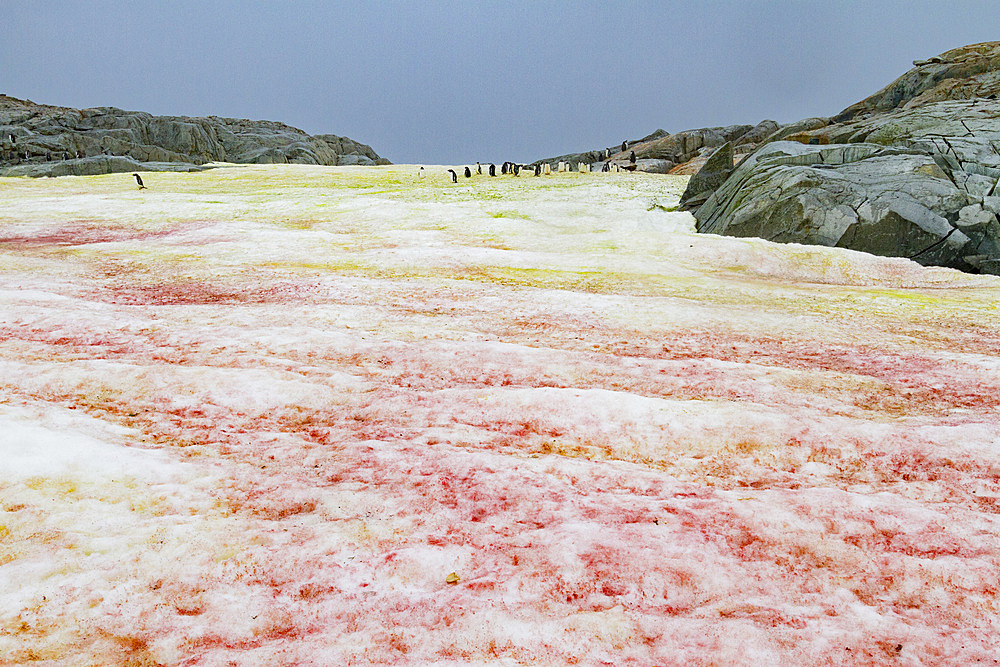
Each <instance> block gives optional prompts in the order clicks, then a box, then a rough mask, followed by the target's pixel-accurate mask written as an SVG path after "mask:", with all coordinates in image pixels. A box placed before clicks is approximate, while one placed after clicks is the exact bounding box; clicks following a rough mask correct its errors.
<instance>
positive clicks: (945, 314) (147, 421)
mask: <svg viewBox="0 0 1000 667" xmlns="http://www.w3.org/2000/svg"><path fill="white" fill-rule="evenodd" d="M444 169H445V168H444V167H433V168H429V169H428V174H429V176H428V178H427V179H424V180H418V179H417V177H416V167H407V166H393V167H377V168H354V167H335V168H329V167H309V166H249V167H240V168H236V167H233V168H220V169H215V170H211V171H207V172H203V173H198V174H174V173H162V174H150V175H148V176H147V177H146V178H145V180H146V185H147V189H146V190H143V191H141V192H140V191H138V190H137V189H136V188H135V186H134V184H133V183H132V179H131V175H129V174H122V175H109V176H98V177H65V178H57V179H38V180H31V179H3V182H2V183H0V457H2V458H0V460H2V465H0V510H2V514H0V582H2V585H0V663H3V664H39V665H81V666H82V665H94V664H102V665H103V664H109V665H110V664H120V665H155V664H163V665H219V666H221V665H230V664H238V665H293V664H296V665H334V664H345V665H346V664H428V663H438V664H503V665H538V664H552V665H561V664H583V665H600V664H608V665H629V664H634V665H651V664H660V665H699V664H704V665H708V664H712V665H723V664H724V665H792V664H866V665H867V664H906V665H919V664H953V665H958V664H965V665H968V664H979V663H984V664H995V663H996V660H997V657H996V656H997V655H998V654H1000V639H998V637H1000V627H997V626H998V622H997V619H998V618H1000V603H998V588H1000V521H998V513H1000V501H998V497H1000V332H998V331H997V321H998V319H997V318H998V312H997V311H998V308H997V307H998V303H1000V280H998V279H997V278H994V277H985V276H973V275H967V274H962V273H959V272H956V271H951V270H947V269H941V268H925V267H920V266H918V265H916V264H914V263H912V262H909V261H907V260H903V259H892V258H882V257H874V256H869V255H865V254H862V253H857V252H851V251H846V250H840V249H835V248H817V247H805V246H796V245H775V244H771V243H767V242H764V241H759V240H754V239H735V238H724V237H716V236H711V235H696V234H694V233H693V219H692V218H691V217H690V216H689V215H688V214H685V213H674V212H669V209H670V208H671V207H672V206H673V205H675V204H676V202H677V199H678V197H679V194H680V193H681V192H682V191H683V188H684V185H685V182H686V178H685V177H673V176H658V175H645V174H600V173H594V174H575V173H569V174H557V175H552V176H545V177H540V178H535V177H533V176H530V177H524V176H522V177H520V178H514V177H510V176H508V177H498V178H494V179H491V178H489V177H481V176H477V177H473V178H471V179H467V180H466V179H460V182H459V184H457V185H454V184H452V183H451V182H450V180H449V179H448V177H447V174H446V173H445V171H444ZM452 573H454V574H455V575H456V576H457V577H458V580H457V582H454V583H449V575H451V574H452ZM450 579H451V580H452V581H454V577H451V578H450Z"/></svg>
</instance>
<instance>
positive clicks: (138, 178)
mask: <svg viewBox="0 0 1000 667" xmlns="http://www.w3.org/2000/svg"><path fill="white" fill-rule="evenodd" d="M132 175H133V176H135V182H136V183H137V184H138V185H139V189H140V190H145V189H146V186H145V185H143V184H142V178H140V177H139V174H132Z"/></svg>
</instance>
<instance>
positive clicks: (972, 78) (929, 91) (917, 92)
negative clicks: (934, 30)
mask: <svg viewBox="0 0 1000 667" xmlns="http://www.w3.org/2000/svg"><path fill="white" fill-rule="evenodd" d="M913 65H914V67H913V69H911V70H910V71H908V72H907V73H906V74H904V75H903V76H901V77H899V78H898V79H896V80H895V81H893V82H892V83H890V84H889V85H888V86H886V87H885V88H883V89H882V90H880V91H878V92H877V93H875V94H874V95H871V96H869V97H866V98H865V99H863V100H861V101H860V102H858V103H857V104H852V105H851V106H849V107H847V108H846V109H844V110H843V111H841V112H840V113H839V114H837V115H836V116H834V118H833V120H834V121H835V122H843V121H847V120H851V119H853V118H856V117H858V116H866V115H870V114H873V113H881V112H885V111H892V110H894V109H900V108H913V107H919V106H923V105H924V104H928V103H930V102H940V101H943V100H961V99H974V98H977V97H978V98H988V97H990V96H995V95H998V94H1000V42H982V43H980V44H971V45H969V46H962V47H959V48H957V49H952V50H951V51H945V52H944V53H942V54H941V55H939V56H934V57H933V58H928V59H927V60H914V61H913Z"/></svg>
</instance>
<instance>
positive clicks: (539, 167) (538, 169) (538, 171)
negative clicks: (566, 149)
mask: <svg viewBox="0 0 1000 667" xmlns="http://www.w3.org/2000/svg"><path fill="white" fill-rule="evenodd" d="M541 175H542V163H541V162H539V163H538V164H536V165H535V176H541Z"/></svg>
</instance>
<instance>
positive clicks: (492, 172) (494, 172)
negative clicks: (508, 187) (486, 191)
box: [490, 162, 497, 176]
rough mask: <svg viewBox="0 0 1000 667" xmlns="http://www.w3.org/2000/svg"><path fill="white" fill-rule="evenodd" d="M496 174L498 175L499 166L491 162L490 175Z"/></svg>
mask: <svg viewBox="0 0 1000 667" xmlns="http://www.w3.org/2000/svg"><path fill="white" fill-rule="evenodd" d="M496 175H497V166H496V165H495V164H493V163H492V162H491V163H490V176H496Z"/></svg>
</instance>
